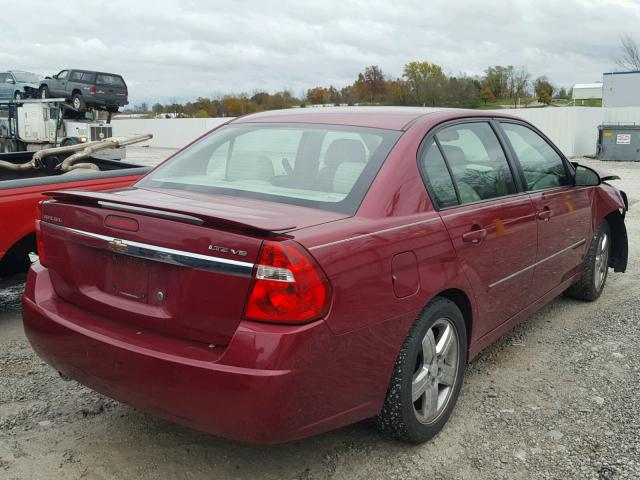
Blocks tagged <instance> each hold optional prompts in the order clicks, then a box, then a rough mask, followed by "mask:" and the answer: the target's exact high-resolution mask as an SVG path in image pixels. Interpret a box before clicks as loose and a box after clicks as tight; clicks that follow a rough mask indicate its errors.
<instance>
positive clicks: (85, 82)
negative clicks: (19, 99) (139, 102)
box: [40, 70, 129, 113]
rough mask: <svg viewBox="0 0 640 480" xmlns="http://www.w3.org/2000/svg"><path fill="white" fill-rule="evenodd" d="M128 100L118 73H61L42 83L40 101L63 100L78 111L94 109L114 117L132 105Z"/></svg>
mask: <svg viewBox="0 0 640 480" xmlns="http://www.w3.org/2000/svg"><path fill="white" fill-rule="evenodd" d="M128 96H129V90H128V88H127V84H126V83H125V81H124V79H123V78H122V76H121V75H118V74H116V73H105V72H94V71H89V70H62V71H61V72H59V73H57V74H55V75H53V76H51V77H45V78H44V79H43V80H42V82H41V83H40V97H41V98H43V99H46V98H52V97H61V98H64V99H65V100H68V101H70V102H71V105H72V106H73V108H75V109H76V110H85V109H86V108H87V107H93V108H99V109H101V110H106V111H108V112H111V113H115V112H117V111H118V109H119V108H120V107H124V106H125V105H127V104H128V103H129V100H128Z"/></svg>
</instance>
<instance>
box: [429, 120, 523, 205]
mask: <svg viewBox="0 0 640 480" xmlns="http://www.w3.org/2000/svg"><path fill="white" fill-rule="evenodd" d="M436 138H437V139H438V141H439V142H440V145H441V146H442V153H443V154H444V156H445V158H446V161H447V163H448V165H449V169H450V170H451V174H452V175H453V179H454V181H455V184H456V187H457V190H458V196H459V200H460V203H461V204H466V203H473V202H478V201H481V200H489V199H492V198H497V197H503V196H505V195H510V194H513V193H516V191H517V190H516V185H515V182H514V179H513V174H512V172H511V168H510V166H509V162H508V161H507V157H506V156H505V153H504V151H503V149H502V146H501V145H500V142H499V141H498V139H497V137H496V135H495V133H494V131H493V129H492V128H491V126H490V125H489V123H487V122H477V123H463V124H460V125H453V126H451V127H447V128H444V129H442V130H440V131H438V133H437V134H436Z"/></svg>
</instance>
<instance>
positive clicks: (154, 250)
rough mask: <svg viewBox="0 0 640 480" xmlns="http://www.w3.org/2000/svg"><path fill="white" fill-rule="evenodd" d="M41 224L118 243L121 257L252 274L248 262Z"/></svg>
mask: <svg viewBox="0 0 640 480" xmlns="http://www.w3.org/2000/svg"><path fill="white" fill-rule="evenodd" d="M42 223H44V224H45V225H47V226H48V227H53V228H55V229H58V230H64V231H67V232H71V233H73V234H76V235H80V236H83V237H88V238H93V239H96V240H102V241H104V242H118V244H119V245H123V246H125V247H126V248H124V249H123V250H122V251H120V250H113V251H114V253H119V254H121V255H128V256H131V257H137V258H144V259H147V260H153V261H156V262H162V263H168V264H171V265H178V266H181V267H191V268H197V269H199V270H212V271H215V272H220V273H230V274H234V275H251V273H252V272H253V267H254V264H253V263H249V262H240V261H238V260H230V259H227V258H220V257H212V256H209V255H201V254H199V253H192V252H185V251H183V250H174V249H172V248H165V247H158V246H156V245H150V244H148V243H140V242H134V241H131V240H123V239H120V238H115V237H110V236H108V235H100V234H98V233H93V232H85V231H84V230H77V229H75V228H70V227H63V226H61V225H55V224H53V223H49V222H42ZM105 248H107V249H109V250H111V249H110V248H109V245H105Z"/></svg>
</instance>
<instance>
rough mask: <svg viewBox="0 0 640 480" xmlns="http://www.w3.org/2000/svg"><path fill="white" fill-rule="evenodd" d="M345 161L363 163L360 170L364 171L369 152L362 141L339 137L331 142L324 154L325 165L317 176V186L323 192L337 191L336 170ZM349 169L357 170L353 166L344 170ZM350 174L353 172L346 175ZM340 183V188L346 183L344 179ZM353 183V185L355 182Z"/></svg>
mask: <svg viewBox="0 0 640 480" xmlns="http://www.w3.org/2000/svg"><path fill="white" fill-rule="evenodd" d="M345 162H347V163H350V164H353V163H355V164H361V165H362V168H360V172H362V169H364V167H365V166H366V162H367V153H366V151H365V149H364V145H363V144H362V142H360V141H359V140H353V139H349V138H339V139H336V140H334V141H333V142H331V144H330V145H329V148H327V152H326V153H325V156H324V165H325V166H324V167H323V168H321V169H320V171H319V172H318V175H317V176H316V182H315V188H316V189H317V190H321V191H323V192H333V191H336V190H335V185H334V180H335V179H336V172H337V171H338V168H339V167H340V165H341V164H342V163H345ZM347 170H352V171H354V172H355V171H356V170H355V169H354V167H353V166H351V167H347V168H346V169H345V170H344V171H345V172H347ZM358 175H360V173H358ZM350 176H351V174H346V177H350ZM346 177H345V178H346ZM356 178H357V177H356ZM340 183H341V187H340V188H344V185H346V184H345V183H344V182H342V181H341V182H340ZM351 185H353V183H352V184H351ZM349 190H350V188H349ZM343 193H344V192H343Z"/></svg>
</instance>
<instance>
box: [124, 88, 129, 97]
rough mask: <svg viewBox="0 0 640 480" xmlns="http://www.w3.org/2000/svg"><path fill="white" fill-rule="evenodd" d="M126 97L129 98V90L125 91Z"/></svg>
mask: <svg viewBox="0 0 640 480" xmlns="http://www.w3.org/2000/svg"><path fill="white" fill-rule="evenodd" d="M124 96H125V97H128V96H129V89H127V90H125V91H124Z"/></svg>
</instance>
